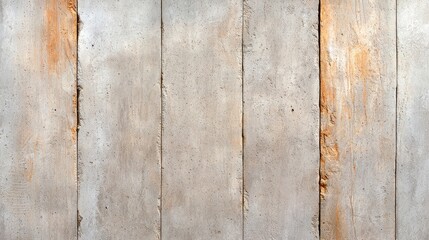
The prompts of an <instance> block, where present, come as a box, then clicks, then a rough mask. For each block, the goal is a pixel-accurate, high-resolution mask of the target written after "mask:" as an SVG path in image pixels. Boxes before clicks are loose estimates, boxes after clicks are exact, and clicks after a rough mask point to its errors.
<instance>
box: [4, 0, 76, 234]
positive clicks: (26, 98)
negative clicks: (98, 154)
mask: <svg viewBox="0 0 429 240" xmlns="http://www.w3.org/2000/svg"><path fill="white" fill-rule="evenodd" d="M76 16H77V15H76V9H75V2H74V1H69V2H67V1H60V2H57V1H54V0H40V1H12V0H2V1H0V161H1V164H0V239H75V238H76V122H77V121H76V106H75V104H74V103H75V99H76V26H77V25H76V23H77V21H76V19H77V18H76Z"/></svg>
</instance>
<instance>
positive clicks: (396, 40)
mask: <svg viewBox="0 0 429 240" xmlns="http://www.w3.org/2000/svg"><path fill="white" fill-rule="evenodd" d="M395 53H396V54H395V58H396V59H395V61H396V74H395V75H396V76H395V78H396V79H395V84H396V88H395V90H396V92H395V94H396V95H395V184H394V185H395V217H394V219H395V233H394V235H395V239H397V185H396V182H397V169H398V1H397V0H396V1H395Z"/></svg>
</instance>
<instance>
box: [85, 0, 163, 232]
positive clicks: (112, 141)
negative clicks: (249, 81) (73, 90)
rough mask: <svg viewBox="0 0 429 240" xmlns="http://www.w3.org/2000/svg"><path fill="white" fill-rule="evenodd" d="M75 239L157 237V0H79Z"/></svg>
mask: <svg viewBox="0 0 429 240" xmlns="http://www.w3.org/2000/svg"><path fill="white" fill-rule="evenodd" d="M79 16H80V20H81V21H82V23H81V26H80V28H81V31H80V34H79V84H80V86H81V91H80V105H79V106H80V108H79V109H80V117H81V119H80V125H81V127H80V131H79V214H80V219H81V222H80V231H79V234H80V236H81V237H80V239H158V238H159V234H160V233H159V228H160V214H159V211H158V205H159V198H160V187H161V174H160V171H161V168H160V133H161V125H160V124H161V88H160V81H161V4H160V1H159V0H156V1H153V0H138V1H115V0H95V1H93V0H91V1H86V0H82V1H80V2H79Z"/></svg>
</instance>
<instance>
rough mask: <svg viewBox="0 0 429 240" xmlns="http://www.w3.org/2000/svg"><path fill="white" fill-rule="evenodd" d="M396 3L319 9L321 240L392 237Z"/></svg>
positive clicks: (362, 0)
mask: <svg viewBox="0 0 429 240" xmlns="http://www.w3.org/2000/svg"><path fill="white" fill-rule="evenodd" d="M395 15H396V10H395V1H394V0H388V1H367V0H359V1H358V0H347V1H340V0H322V1H321V31H320V34H321V56H320V58H321V200H322V201H321V220H320V221H321V223H320V224H321V226H320V230H321V239H394V236H395V151H396V149H395V127H396V126H395V119H396V115H395V109H396V99H395V96H396V56H395V55H396V50H395V48H396V45H395V37H396V35H395V33H396V31H395V30H396V29H395V27H396V25H395V20H396V19H395Z"/></svg>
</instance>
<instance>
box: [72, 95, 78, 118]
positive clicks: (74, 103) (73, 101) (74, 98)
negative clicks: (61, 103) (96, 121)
mask: <svg viewBox="0 0 429 240" xmlns="http://www.w3.org/2000/svg"><path fill="white" fill-rule="evenodd" d="M72 107H73V113H76V112H77V94H73V98H72Z"/></svg>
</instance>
